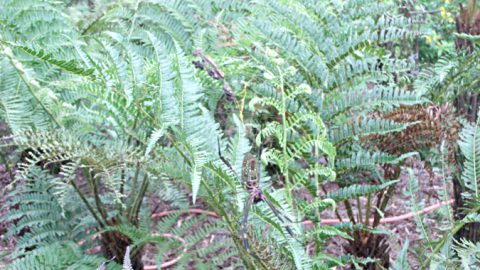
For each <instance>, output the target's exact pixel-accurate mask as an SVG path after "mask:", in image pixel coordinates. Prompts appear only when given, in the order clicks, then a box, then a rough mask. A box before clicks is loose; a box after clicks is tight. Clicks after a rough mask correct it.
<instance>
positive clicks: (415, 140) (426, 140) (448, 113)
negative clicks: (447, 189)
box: [362, 104, 461, 158]
mask: <svg viewBox="0 0 480 270" xmlns="http://www.w3.org/2000/svg"><path fill="white" fill-rule="evenodd" d="M380 117H382V118H385V119H390V120H393V121H395V122H398V123H415V122H417V124H414V125H411V126H409V127H407V128H406V129H405V130H403V131H400V132H393V133H388V134H385V135H373V136H367V137H365V138H363V139H362V143H363V144H365V145H367V146H370V147H376V148H378V150H381V151H384V152H387V153H390V154H396V155H399V154H402V153H407V152H412V151H418V150H419V149H429V148H437V149H438V148H440V146H441V144H442V142H444V141H445V142H446V146H447V148H448V150H449V158H453V153H452V151H451V150H452V148H453V147H454V145H455V143H454V142H456V141H457V140H458V136H459V131H460V128H461V125H460V123H459V122H458V120H457V119H456V117H455V113H454V110H453V107H452V106H451V105H450V104H444V105H441V106H421V105H416V106H400V107H399V108H398V109H396V110H394V111H392V112H389V113H386V114H383V115H380Z"/></svg>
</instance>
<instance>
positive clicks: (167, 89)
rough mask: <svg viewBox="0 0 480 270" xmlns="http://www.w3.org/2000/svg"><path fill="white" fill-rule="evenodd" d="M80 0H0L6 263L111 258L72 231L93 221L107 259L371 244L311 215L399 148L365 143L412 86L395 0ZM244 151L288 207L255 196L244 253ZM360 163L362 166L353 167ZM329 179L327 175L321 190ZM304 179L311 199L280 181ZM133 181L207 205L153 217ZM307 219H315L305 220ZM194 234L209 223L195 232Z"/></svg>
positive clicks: (326, 260) (286, 259) (232, 261)
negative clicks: (10, 244)
mask: <svg viewBox="0 0 480 270" xmlns="http://www.w3.org/2000/svg"><path fill="white" fill-rule="evenodd" d="M93 2H94V6H93V7H88V8H86V7H80V5H82V4H81V3H72V5H73V6H74V7H73V8H71V9H67V8H66V7H65V6H64V5H63V4H62V3H61V2H59V1H48V0H45V1H36V2H34V3H32V1H14V0H0V6H2V7H5V8H4V9H2V10H0V112H1V113H0V115H1V117H2V119H3V120H4V121H5V122H6V123H7V124H8V127H9V129H10V132H11V136H10V137H8V138H5V139H4V140H3V141H2V143H3V145H4V146H12V145H13V146H15V147H17V149H18V152H20V153H22V156H23V157H22V159H21V162H20V163H19V164H18V176H19V177H18V179H17V180H16V183H17V184H19V185H21V184H22V183H24V182H25V186H26V188H25V190H22V192H23V193H20V191H17V192H15V193H12V194H11V195H10V197H11V201H10V203H9V207H10V208H14V206H16V205H18V206H19V207H18V209H16V210H11V212H10V213H9V215H8V217H7V220H9V221H15V222H16V225H15V226H13V227H12V228H11V230H10V232H9V235H17V234H18V233H19V232H21V231H26V230H27V228H28V232H27V233H25V234H24V236H23V237H20V240H19V244H18V246H17V250H16V251H15V252H14V253H13V254H11V257H12V258H13V259H14V262H13V263H12V266H11V267H12V269H37V268H38V269H43V268H41V267H40V266H38V265H39V264H41V263H42V262H46V263H48V264H49V265H51V267H53V268H54V269H63V268H66V267H70V268H69V269H89V267H90V268H93V269H96V268H97V267H98V266H99V265H101V264H102V263H103V262H105V261H106V260H109V259H111V258H100V256H97V255H84V253H85V251H86V250H87V249H88V248H91V247H93V246H94V245H98V244H100V245H104V246H103V247H104V248H105V244H104V243H103V242H102V241H98V240H92V241H90V240H87V239H90V236H91V235H90V234H91V233H92V232H95V231H97V232H98V233H99V234H100V238H102V237H105V236H106V235H107V233H111V235H116V236H120V237H118V238H119V239H120V240H122V239H126V240H125V241H124V243H123V246H118V249H120V251H118V252H117V251H114V250H110V253H112V254H114V255H115V256H116V259H115V261H116V262H117V263H111V264H110V263H109V264H108V266H107V269H119V267H121V266H120V264H121V263H123V265H124V269H129V268H130V269H131V268H135V265H134V264H135V263H136V260H135V259H136V258H138V256H139V254H142V251H143V250H144V248H145V247H146V245H147V244H154V245H155V246H156V247H157V249H158V250H157V256H156V262H157V265H160V264H161V263H162V262H164V260H166V259H167V255H168V254H169V253H168V251H170V250H175V251H176V252H177V253H176V254H179V255H180V254H181V259H180V260H179V261H178V262H177V264H176V265H175V267H176V268H177V269H184V268H185V267H187V266H190V265H194V266H195V267H197V268H199V269H201V268H203V269H212V268H226V267H231V268H235V269H236V268H248V269H282V268H283V269H294V268H296V269H330V268H332V267H337V266H345V265H346V264H347V263H349V262H357V261H358V262H365V263H369V262H373V261H374V258H355V257H353V256H352V257H351V258H349V260H350V261H347V260H344V259H339V258H336V257H334V256H329V255H327V254H324V252H323V250H322V247H323V245H324V244H325V243H326V241H327V240H328V239H329V238H330V237H332V236H341V237H345V238H348V239H353V237H352V233H350V234H349V233H346V231H347V230H350V231H351V229H352V228H353V227H349V228H347V229H346V228H341V227H331V226H320V224H319V223H320V221H321V218H320V213H321V212H322V211H323V210H325V209H327V208H328V207H332V206H333V207H335V206H336V205H337V203H344V204H345V205H346V206H347V205H348V204H349V200H351V199H358V198H359V197H367V198H368V200H370V198H371V197H372V196H374V195H375V194H376V193H379V192H384V193H386V194H388V192H389V191H391V190H393V187H394V185H395V184H396V183H397V181H395V180H394V179H383V176H381V174H380V173H379V172H378V167H379V165H380V166H399V165H400V164H401V163H402V162H403V160H404V159H405V158H407V157H408V156H410V155H411V154H405V155H401V156H394V155H391V154H387V153H385V152H384V151H382V150H383V149H382V148H381V146H379V147H377V146H374V145H369V144H367V143H365V139H366V138H369V137H373V136H382V135H386V134H390V133H394V132H399V131H402V130H405V129H406V128H407V127H410V126H412V125H414V124H416V123H415V122H413V123H399V122H395V121H393V120H391V119H388V118H387V117H385V115H386V114H388V113H390V112H395V110H396V109H398V108H399V107H400V106H412V105H418V104H422V103H425V102H426V99H425V98H421V97H420V96H419V95H418V93H416V92H413V91H410V90H406V89H404V88H402V87H401V85H404V84H405V83H406V82H407V80H406V79H407V78H408V76H409V74H408V71H410V69H411V63H409V62H408V61H407V60H405V59H402V58H395V57H394V50H390V49H388V46H386V45H385V44H387V43H392V42H396V41H402V40H409V39H411V38H412V37H413V36H414V35H415V33H414V32H413V31H412V30H411V29H412V28H411V27H410V26H411V23H412V22H411V20H410V19H407V18H405V17H404V16H402V15H400V14H398V13H397V11H396V10H397V6H396V5H395V4H393V2H392V3H390V2H387V3H383V2H382V3H379V2H378V1H373V0H372V1H370V0H366V1H365V0H361V1H359V0H349V1H344V2H339V1H332V0H322V1H313V0H302V1H270V0H261V1H254V2H250V1H229V0H228V1H207V0H201V1H193V0H188V1H181V0H178V1H177V0H175V1H116V2H114V3H107V2H104V1H93ZM75 12H79V13H80V14H81V15H78V14H77V15H75V16H72V17H69V16H66V15H65V14H66V13H69V14H74V13H75ZM198 51H201V52H203V53H205V54H206V55H208V57H209V59H211V60H212V61H214V62H215V63H217V64H218V67H217V68H218V69H219V70H221V71H222V72H223V73H224V75H225V78H222V79H225V82H228V83H229V84H230V85H231V86H232V91H233V94H234V95H235V96H236V99H237V100H238V101H239V102H237V103H227V102H226V101H225V99H224V98H223V97H222V96H221V94H222V91H221V88H222V85H221V83H220V81H221V80H217V79H215V78H213V77H212V76H211V75H210V74H208V70H207V71H206V70H205V69H204V70H199V71H198V72H196V71H195V70H194V65H193V64H192V63H191V61H192V60H194V58H193V56H194V54H197V53H198ZM197 60H198V59H197ZM205 71H206V72H205ZM224 91H226V90H225V89H224ZM231 111H234V112H233V113H230V112H231ZM222 113H225V115H221V114H222ZM465 136H466V135H465ZM465 138H466V137H465ZM465 140H467V139H465ZM259 150H260V151H259ZM219 152H221V154H222V157H220V156H219ZM255 152H261V153H260V156H258V157H257V159H258V160H261V161H262V162H261V164H260V179H259V187H260V188H261V189H262V191H263V193H264V194H265V196H267V197H268V198H269V199H270V200H271V201H272V202H273V204H274V205H275V206H276V207H278V209H280V210H279V211H281V213H282V215H284V216H285V217H287V219H288V220H291V221H287V222H285V221H282V220H280V219H279V218H278V216H277V215H275V213H274V212H272V210H271V208H269V206H268V205H267V203H266V202H258V203H256V204H254V205H253V206H252V211H251V212H252V214H251V215H250V216H249V219H248V224H249V225H248V226H247V238H248V240H249V242H250V243H251V244H252V245H251V246H252V250H251V252H247V251H246V250H245V248H244V247H243V243H242V240H241V239H240V235H239V229H240V224H239V223H240V221H241V219H242V213H243V211H244V210H245V209H244V205H245V201H246V200H247V198H248V196H249V195H250V194H248V191H247V190H246V188H245V186H244V183H242V179H241V178H240V177H238V176H239V175H242V174H241V173H240V172H242V171H243V169H244V168H242V160H243V158H244V156H245V155H247V154H248V153H255ZM221 158H223V159H225V160H228V163H230V164H231V166H228V165H227V164H226V163H225V162H223V160H222V159H221ZM39 167H42V169H43V170H40V169H39ZM365 170H366V171H371V172H375V173H376V175H375V177H376V178H375V179H373V181H372V179H364V178H362V179H360V181H354V180H352V179H353V178H354V177H353V176H355V174H356V173H358V172H361V171H365ZM332 181H336V183H337V184H338V186H339V190H338V191H335V192H330V193H329V194H323V193H324V192H323V189H324V186H323V184H324V183H326V182H332ZM303 190H304V191H305V192H306V193H307V195H308V197H310V198H311V200H305V199H301V198H299V197H298V196H296V195H295V194H296V193H297V192H298V191H303ZM385 190H389V191H385ZM72 198H75V200H72ZM147 198H159V199H160V200H161V201H162V202H163V203H166V204H168V205H169V206H170V207H172V208H174V209H176V210H178V211H180V212H181V211H183V210H186V209H188V208H190V207H192V205H193V204H198V205H201V206H207V207H208V208H209V210H212V211H214V212H215V213H216V214H217V215H218V216H219V219H217V220H213V219H211V218H205V217H194V218H183V216H181V215H180V214H172V215H168V216H165V217H162V218H161V220H159V221H158V224H156V225H153V222H152V221H151V220H150V215H151V213H150V211H151V210H149V209H150V205H149V203H148V202H149V200H148V199H147ZM386 202H388V199H386V201H385V205H384V206H383V208H381V209H378V210H379V211H383V210H385V207H386ZM369 207H370V206H369ZM306 218H308V219H311V220H312V221H313V222H314V225H315V227H314V229H312V230H311V231H309V232H308V233H305V232H304V228H303V225H302V224H301V222H300V221H301V220H304V219H306ZM349 218H350V219H351V220H350V221H352V222H354V221H355V220H354V218H352V217H349ZM179 219H181V220H182V223H181V225H180V226H177V221H178V220H179ZM285 223H288V224H285ZM285 225H288V226H289V228H291V230H292V232H293V233H292V235H291V232H290V231H287V230H286V226H285ZM355 225H358V224H355ZM267 228H268V229H267ZM366 230H368V229H366ZM369 232H370V231H369ZM210 238H211V239H215V238H220V239H219V240H213V241H209V243H208V245H207V246H203V243H204V242H205V240H206V239H210ZM119 239H117V240H119ZM180 239H183V240H184V241H182V240H180ZM82 240H83V241H87V242H88V243H87V244H85V245H79V244H78V242H80V241H82ZM307 241H314V242H315V244H316V250H315V252H314V254H313V256H312V254H308V253H307V251H306V250H307V249H306V244H307V243H308V242H307ZM127 247H128V248H127ZM105 256H106V255H105ZM123 259H124V261H122V260H123ZM82 267H84V268H82Z"/></svg>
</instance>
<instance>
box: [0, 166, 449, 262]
mask: <svg viewBox="0 0 480 270" xmlns="http://www.w3.org/2000/svg"><path fill="white" fill-rule="evenodd" d="M407 165H408V167H410V168H412V169H413V172H414V177H415V179H416V181H417V182H416V183H417V184H418V192H417V193H415V198H412V196H410V195H409V194H408V193H409V192H408V189H409V185H408V179H409V175H408V172H407V170H406V169H404V170H402V173H401V178H400V183H398V184H397V187H396V190H395V193H394V196H393V198H392V200H391V202H390V203H389V206H388V207H387V210H386V212H385V214H384V216H385V217H394V216H400V215H403V214H405V213H408V212H412V211H413V208H412V205H413V202H415V203H416V204H417V205H421V206H422V207H428V206H430V205H433V204H435V203H438V202H440V201H442V200H448V199H452V198H446V199H445V198H440V197H441V194H444V190H452V189H451V187H450V186H447V187H446V188H447V189H445V185H450V184H449V183H448V181H444V180H443V179H442V177H441V176H440V175H438V174H433V175H432V176H431V175H430V174H429V173H428V171H427V170H426V169H425V168H424V167H423V164H422V163H421V162H419V161H417V160H414V159H411V160H409V161H408V162H407ZM445 182H447V184H446V183H445ZM9 183H10V177H9V174H8V172H6V170H5V166H4V165H1V164H0V265H2V264H3V265H5V264H8V259H7V258H6V257H5V255H6V254H7V253H9V252H10V251H12V250H13V248H14V246H15V242H16V240H15V237H8V238H6V237H4V236H5V234H6V232H7V230H8V227H9V225H10V224H9V223H7V222H2V221H1V219H2V217H4V216H5V214H6V213H7V211H8V209H4V207H3V205H4V203H5V194H6V186H7V185H8V184H9ZM450 196H451V194H450ZM361 204H362V205H363V204H364V201H362V202H361ZM353 205H355V204H353ZM150 207H151V210H152V211H154V212H159V211H166V210H170V209H171V208H172V207H171V206H169V205H166V204H164V203H162V202H161V201H160V200H159V198H152V199H151V200H150ZM338 211H339V214H340V216H342V217H347V215H346V211H345V208H344V207H342V205H341V204H339V205H338ZM451 211H452V210H451V208H450V207H448V206H444V207H441V208H439V209H437V210H435V211H432V212H429V213H427V214H425V215H422V216H421V220H422V221H423V226H424V227H423V228H424V229H425V230H426V231H427V234H428V235H429V236H430V238H432V239H436V238H438V237H439V235H441V234H443V232H444V231H445V230H446V228H448V225H449V220H450V218H449V217H450V215H451ZM182 218H188V217H182ZM324 218H335V215H334V214H333V213H332V211H325V214H324ZM380 228H381V229H384V230H385V231H387V232H389V233H390V238H389V239H390V240H389V245H390V249H391V253H390V255H391V258H392V260H391V261H393V260H394V259H395V257H396V256H397V254H398V252H399V251H400V250H401V249H402V247H403V245H404V244H405V242H406V241H407V240H408V241H409V243H410V248H409V252H408V254H409V255H408V262H409V264H410V266H411V268H412V269H418V267H419V261H421V259H419V258H421V257H422V253H423V252H428V251H429V249H428V246H427V245H425V242H424V241H420V240H421V239H422V238H423V236H422V235H423V234H422V232H421V231H422V227H421V226H417V224H416V221H415V219H414V218H410V219H404V220H400V221H398V222H395V223H386V224H382V225H380ZM345 244H346V241H345V240H342V239H340V238H333V239H332V240H331V241H329V243H328V245H327V252H328V253H331V254H334V255H344V254H345V248H344V245H345ZM147 257H149V258H145V259H146V260H148V261H151V259H152V257H151V255H150V256H147ZM174 257H175V254H173V253H172V254H171V256H169V258H174ZM0 268H1V267H0Z"/></svg>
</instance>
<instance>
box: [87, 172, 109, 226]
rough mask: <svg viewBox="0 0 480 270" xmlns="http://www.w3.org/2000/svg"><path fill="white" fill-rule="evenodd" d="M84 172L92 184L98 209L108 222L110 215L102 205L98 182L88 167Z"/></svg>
mask: <svg viewBox="0 0 480 270" xmlns="http://www.w3.org/2000/svg"><path fill="white" fill-rule="evenodd" d="M83 174H84V176H85V177H86V178H87V180H88V182H89V183H90V185H91V188H92V193H93V197H94V199H95V205H96V206H97V210H98V212H99V213H100V216H101V217H102V218H103V220H104V221H105V223H107V222H108V217H107V213H106V211H105V209H104V207H103V205H102V201H101V200H100V194H99V191H98V186H97V183H95V180H94V179H93V178H92V175H91V173H90V172H89V171H88V168H84V169H83Z"/></svg>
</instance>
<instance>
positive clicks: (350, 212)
mask: <svg viewBox="0 0 480 270" xmlns="http://www.w3.org/2000/svg"><path fill="white" fill-rule="evenodd" d="M343 204H344V205H345V208H346V209H347V216H348V219H350V221H351V222H352V223H353V224H356V223H357V222H356V221H355V215H354V214H353V210H352V205H351V204H350V201H349V200H345V201H344V202H343Z"/></svg>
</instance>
